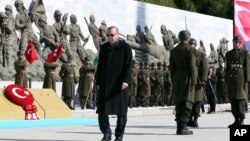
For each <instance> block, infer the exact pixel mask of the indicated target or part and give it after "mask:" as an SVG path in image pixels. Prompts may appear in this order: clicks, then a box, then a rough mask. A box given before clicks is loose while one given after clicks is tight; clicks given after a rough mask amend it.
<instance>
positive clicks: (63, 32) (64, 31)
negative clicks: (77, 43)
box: [53, 10, 71, 63]
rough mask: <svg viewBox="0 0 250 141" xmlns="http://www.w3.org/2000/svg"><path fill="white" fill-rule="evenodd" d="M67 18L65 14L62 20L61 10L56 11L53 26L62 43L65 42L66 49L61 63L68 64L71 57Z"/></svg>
mask: <svg viewBox="0 0 250 141" xmlns="http://www.w3.org/2000/svg"><path fill="white" fill-rule="evenodd" d="M67 16H68V15H67V14H64V15H63V18H62V12H61V11H60V10H55V12H54V19H55V23H54V24H53V27H54V28H55V30H56V32H57V33H58V35H59V37H60V42H63V44H64V49H63V52H62V55H61V57H60V61H62V62H63V63H65V62H67V56H70V55H71V52H70V46H69V41H68V38H67V35H69V32H70V31H69V28H68V26H67V25H66V22H67ZM61 18H62V21H61Z"/></svg>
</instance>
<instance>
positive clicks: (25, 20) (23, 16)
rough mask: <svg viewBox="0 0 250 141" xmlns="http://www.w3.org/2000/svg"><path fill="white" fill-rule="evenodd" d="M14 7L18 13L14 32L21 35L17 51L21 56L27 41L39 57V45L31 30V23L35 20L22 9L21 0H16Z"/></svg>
mask: <svg viewBox="0 0 250 141" xmlns="http://www.w3.org/2000/svg"><path fill="white" fill-rule="evenodd" d="M15 7H16V10H17V12H18V14H17V15H16V18H15V20H16V21H15V27H16V30H20V31H21V33H22V34H21V39H20V44H19V50H20V51H21V53H22V54H23V53H24V51H25V49H26V47H27V45H28V40H32V42H33V43H34V45H35V49H36V51H37V53H38V54H39V55H40V56H41V49H40V46H41V45H40V43H39V41H38V39H37V37H36V35H35V33H34V31H33V29H32V23H33V22H34V20H35V19H34V17H33V16H32V15H29V13H28V11H27V10H26V8H25V7H24V4H23V1H22V0H16V1H15Z"/></svg>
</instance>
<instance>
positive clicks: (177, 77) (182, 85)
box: [170, 30, 197, 135]
mask: <svg viewBox="0 0 250 141" xmlns="http://www.w3.org/2000/svg"><path fill="white" fill-rule="evenodd" d="M178 37H179V39H180V41H181V42H180V43H179V44H178V45H177V46H176V47H175V48H173V49H172V50H171V51H170V72H171V77H172V80H173V99H174V102H175V104H176V106H175V110H176V114H175V117H176V119H175V120H176V122H177V132H176V134H177V135H190V134H193V132H192V131H190V130H188V128H187V122H188V121H189V117H190V113H191V110H192V105H193V102H194V94H195V85H196V84H197V68H196V56H195V50H194V49H193V48H192V47H191V46H190V45H189V44H188V40H189V38H190V37H189V34H188V32H187V31H186V30H182V31H180V32H179V35H178ZM180 56H181V57H180Z"/></svg>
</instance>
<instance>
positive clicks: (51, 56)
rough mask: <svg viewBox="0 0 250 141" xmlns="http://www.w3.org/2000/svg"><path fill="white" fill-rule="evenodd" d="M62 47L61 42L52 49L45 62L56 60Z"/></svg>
mask: <svg viewBox="0 0 250 141" xmlns="http://www.w3.org/2000/svg"><path fill="white" fill-rule="evenodd" d="M63 48H64V44H63V43H62V44H61V45H59V46H58V47H57V48H56V49H54V50H52V51H51V52H50V53H49V55H48V57H47V62H56V60H57V59H58V58H59V57H60V56H61V54H62V51H63Z"/></svg>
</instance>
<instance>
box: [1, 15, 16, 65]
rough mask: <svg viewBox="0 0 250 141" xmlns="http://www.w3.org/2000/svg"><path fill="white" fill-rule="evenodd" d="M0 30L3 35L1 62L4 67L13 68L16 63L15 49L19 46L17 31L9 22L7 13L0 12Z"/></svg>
mask: <svg viewBox="0 0 250 141" xmlns="http://www.w3.org/2000/svg"><path fill="white" fill-rule="evenodd" d="M0 28H1V29H0V30H1V33H2V46H1V51H2V52H1V53H2V54H1V56H2V57H1V62H2V65H3V66H4V67H8V68H9V67H11V66H12V63H13V62H14V60H13V58H14V56H15V55H14V52H13V51H14V50H13V49H14V48H15V46H17V40H16V39H17V38H16V36H15V34H16V33H15V30H14V28H13V26H12V24H10V23H9V22H8V17H7V15H6V14H5V13H3V12H0Z"/></svg>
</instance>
